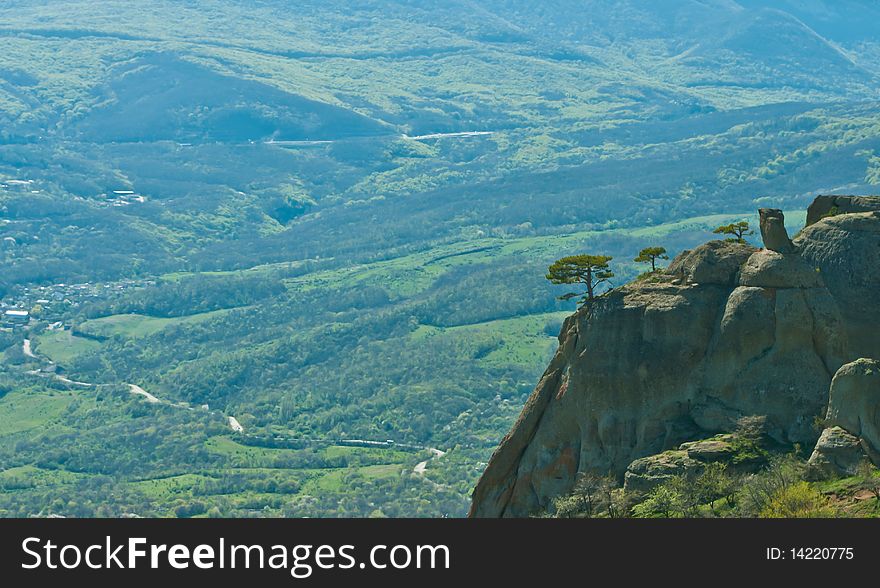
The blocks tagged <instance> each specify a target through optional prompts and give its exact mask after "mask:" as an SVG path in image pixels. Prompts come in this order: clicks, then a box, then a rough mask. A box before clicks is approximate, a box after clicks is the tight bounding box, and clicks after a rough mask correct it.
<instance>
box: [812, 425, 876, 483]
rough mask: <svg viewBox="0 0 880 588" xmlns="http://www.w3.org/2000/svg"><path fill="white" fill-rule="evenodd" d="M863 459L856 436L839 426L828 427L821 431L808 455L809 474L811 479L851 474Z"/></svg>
mask: <svg viewBox="0 0 880 588" xmlns="http://www.w3.org/2000/svg"><path fill="white" fill-rule="evenodd" d="M864 459H865V452H864V451H863V450H862V445H861V442H860V441H859V438H858V437H856V436H855V435H853V434H851V433H849V432H847V431H846V430H844V429H842V428H841V427H828V428H827V429H825V430H824V431H822V434H821V435H820V436H819V440H818V441H817V442H816V447H815V448H814V449H813V454H812V455H810V460H809V462H808V465H809V468H810V470H809V476H810V478H811V479H813V480H827V479H829V478H837V477H843V476H852V475H854V474H855V473H856V472H857V471H858V469H859V465H860V464H861V463H862V460H864Z"/></svg>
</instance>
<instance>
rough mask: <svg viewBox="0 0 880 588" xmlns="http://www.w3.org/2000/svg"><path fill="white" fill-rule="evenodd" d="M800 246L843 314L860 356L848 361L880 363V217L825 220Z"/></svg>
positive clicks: (811, 228)
mask: <svg viewBox="0 0 880 588" xmlns="http://www.w3.org/2000/svg"><path fill="white" fill-rule="evenodd" d="M795 245H796V246H797V248H798V252H799V253H800V255H801V257H803V259H804V261H805V262H806V264H807V265H808V266H809V267H812V268H818V270H819V273H820V275H821V276H822V280H823V282H824V283H825V285H826V287H827V288H828V291H829V292H830V294H831V296H832V297H833V298H834V300H835V302H836V306H837V307H838V308H839V309H840V310H841V313H842V319H843V322H842V324H841V325H840V326H841V328H840V329H839V331H840V332H842V333H843V334H844V335H845V336H846V337H847V339H848V340H849V341H850V344H851V345H852V347H853V349H854V350H855V351H856V352H857V353H858V355H854V356H852V357H849V358H847V360H848V361H851V360H853V359H857V358H859V357H880V336H878V335H877V328H878V325H880V304H878V303H877V297H878V293H880V212H864V213H853V214H841V215H838V216H832V217H828V218H824V219H822V220H820V221H819V222H816V223H815V224H813V225H811V226H809V227H807V228H805V229H804V230H803V231H801V233H800V234H799V235H798V237H797V238H795Z"/></svg>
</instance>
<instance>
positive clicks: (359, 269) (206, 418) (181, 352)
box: [0, 0, 880, 516]
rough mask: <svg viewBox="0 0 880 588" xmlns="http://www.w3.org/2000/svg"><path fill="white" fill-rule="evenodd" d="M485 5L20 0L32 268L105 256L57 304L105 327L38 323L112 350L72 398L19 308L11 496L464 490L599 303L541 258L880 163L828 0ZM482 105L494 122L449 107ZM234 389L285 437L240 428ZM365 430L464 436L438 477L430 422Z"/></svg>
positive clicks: (24, 276)
mask: <svg viewBox="0 0 880 588" xmlns="http://www.w3.org/2000/svg"><path fill="white" fill-rule="evenodd" d="M643 4H644V3H643ZM480 10H482V11H483V13H481V17H480V18H473V11H472V10H471V8H470V7H467V6H464V5H461V4H460V3H456V4H454V5H450V4H448V3H433V4H431V5H430V6H429V5H427V4H426V5H425V6H421V5H418V3H387V2H381V3H358V5H357V6H356V7H352V6H351V3H346V2H341V1H337V0H330V1H327V2H320V3H304V4H303V5H302V10H299V11H297V12H296V14H293V13H290V14H289V15H288V16H285V15H280V14H279V12H278V10H277V7H276V6H274V5H273V4H272V3H265V4H261V5H255V4H254V3H246V4H237V3H232V2H229V1H227V0H220V1H218V2H215V3H214V4H212V8H211V10H209V11H205V10H203V7H201V6H198V5H195V4H192V3H189V4H187V3H167V2H166V3H162V4H161V5H159V6H158V7H157V6H154V5H153V4H150V5H149V6H147V5H146V3H144V2H142V1H120V0H108V2H102V3H80V4H78V5H77V10H76V11H74V12H75V14H73V13H72V12H71V10H70V9H69V6H67V5H66V4H64V3H46V2H34V1H30V0H28V1H24V2H18V3H15V6H4V7H2V8H0V20H2V21H3V23H4V35H3V36H2V39H0V49H2V50H0V78H2V82H3V83H2V84H0V143H2V144H3V153H2V157H0V184H3V185H5V186H6V187H4V188H0V216H2V217H3V222H2V223H0V239H2V240H3V245H2V246H0V264H2V267H3V271H2V278H0V295H2V296H4V297H5V298H4V300H10V301H16V302H17V301H18V300H19V299H21V298H22V297H25V294H24V292H25V289H28V290H29V291H30V292H31V293H33V292H34V288H37V287H40V286H47V285H51V284H59V283H65V284H68V285H70V284H77V283H80V282H89V283H90V284H93V285H96V286H100V287H96V290H95V292H94V294H93V295H89V296H83V297H81V298H76V299H74V300H70V301H69V303H68V302H64V301H62V302H60V303H58V304H56V303H55V301H53V302H52V303H51V304H50V305H48V306H45V308H44V315H45V316H47V317H48V316H50V315H51V316H56V317H57V318H58V319H63V320H64V321H65V324H67V325H68V326H70V325H72V326H74V327H76V331H75V332H74V331H63V332H61V331H46V332H45V333H43V334H39V335H38V336H37V333H36V332H34V333H32V334H33V335H34V344H35V349H36V350H37V352H38V353H39V354H41V355H45V356H48V357H50V358H51V359H52V360H54V361H56V362H57V363H58V364H59V365H58V367H59V369H62V370H64V372H65V373H67V374H68V375H70V376H71V377H74V378H76V379H82V380H86V381H90V382H95V383H102V384H106V385H105V386H102V387H100V388H98V389H89V390H77V391H76V393H75V394H74V395H73V396H75V398H74V399H73V400H71V401H70V403H69V404H68V405H66V406H64V405H63V404H64V403H62V402H61V401H60V400H59V399H60V398H62V397H64V396H63V394H69V391H67V390H66V388H67V387H68V385H66V384H64V383H63V382H60V381H59V380H55V379H52V377H51V376H48V375H46V376H35V375H27V374H26V372H27V371H30V370H31V369H32V368H34V367H38V366H39V362H37V361H34V360H32V359H29V358H26V357H24V355H23V353H22V346H21V336H20V334H6V333H0V349H2V350H4V357H3V358H4V360H5V361H4V362H3V365H4V366H5V367H4V369H6V368H9V369H13V368H14V367H15V366H16V365H20V366H22V367H23V368H24V369H22V370H16V371H10V372H9V373H8V374H6V381H11V382H13V384H12V385H11V386H6V388H8V390H7V393H6V398H8V399H11V401H15V405H14V406H13V404H10V405H8V407H7V409H4V410H8V411H10V412H9V413H8V414H10V415H13V416H15V417H16V418H17V417H19V416H20V417H22V418H21V419H20V420H13V421H10V423H13V424H8V425H7V427H9V430H8V431H7V433H8V434H6V435H2V436H0V441H2V443H0V468H9V469H6V470H4V474H5V473H7V472H10V471H11V472H13V473H14V474H12V475H10V476H8V480H7V482H8V483H9V484H10V485H11V486H14V487H15V488H17V489H16V490H15V492H4V493H0V510H2V512H3V514H12V515H17V516H28V515H31V514H36V513H42V514H49V513H58V514H75V515H80V516H114V515H120V514H125V513H137V514H143V515H154V516H159V515H161V516H172V515H174V514H175V513H176V512H178V509H181V510H180V512H181V513H183V514H185V515H186V514H189V513H190V509H191V508H192V506H193V505H194V504H196V503H201V504H202V505H204V506H205V507H207V511H206V512H203V513H201V514H198V515H196V516H206V515H207V516H217V515H227V516H277V515H281V514H285V515H291V516H337V515H357V516H366V515H370V514H374V513H380V514H382V515H387V516H402V515H407V516H437V515H442V514H451V515H461V514H463V513H464V512H465V510H466V505H467V497H468V495H469V493H470V491H471V489H472V487H473V484H474V483H475V481H476V479H477V477H478V476H479V473H480V465H479V464H481V463H485V461H486V460H487V459H488V456H489V455H490V454H491V451H492V449H493V448H494V447H495V446H496V444H497V442H498V439H500V438H501V436H503V434H504V433H505V432H507V430H508V429H509V427H510V425H511V423H512V422H513V421H514V420H515V418H516V416H517V414H518V412H519V409H520V407H521V406H522V404H523V402H524V401H525V398H526V397H527V395H528V393H529V391H530V390H531V388H532V386H533V385H534V383H535V381H536V380H537V379H538V377H539V376H540V374H541V371H542V370H543V368H544V365H545V364H546V359H547V356H548V354H550V353H552V349H553V347H554V346H555V344H556V343H555V339H554V337H555V335H556V334H557V333H558V328H559V323H560V319H561V317H562V316H563V314H565V313H566V312H570V311H571V310H572V309H573V306H574V305H573V303H571V302H569V303H560V302H555V301H554V300H553V294H554V288H553V287H552V286H550V285H548V284H547V283H546V282H545V281H544V280H542V275H543V272H541V271H539V268H542V267H546V265H547V264H548V263H549V262H550V261H552V260H553V259H555V258H557V257H558V256H560V255H563V254H564V252H566V251H572V250H599V249H600V248H601V250H602V251H605V252H607V253H608V254H609V255H610V256H611V255H613V256H615V257H616V258H617V259H632V258H633V257H634V255H635V253H636V251H638V249H639V248H640V247H641V246H642V244H643V243H644V242H645V241H646V240H650V241H651V242H657V241H660V240H661V239H662V242H663V243H664V244H665V246H666V247H667V248H669V250H670V251H675V250H680V249H684V248H689V247H693V246H694V245H696V244H698V243H699V241H700V240H701V237H700V236H699V235H700V233H702V232H705V231H706V230H708V229H711V228H712V227H713V226H716V225H717V224H719V223H725V224H726V223H730V222H733V221H737V220H741V219H742V218H743V216H742V215H743V211H747V210H752V209H753V208H754V195H755V194H756V193H763V194H774V195H778V196H774V197H773V198H777V199H778V200H779V202H785V203H786V204H789V203H793V202H795V201H797V202H802V203H806V200H805V197H804V196H802V195H803V194H808V193H811V192H812V191H813V190H815V187H816V178H822V184H823V185H846V186H854V187H855V188H856V189H858V187H859V186H861V185H864V184H867V185H870V184H872V183H874V182H875V180H876V175H877V174H876V170H877V165H876V161H875V159H876V158H872V157H871V156H869V157H868V162H867V169H866V162H865V159H864V158H863V157H862V158H860V157H858V156H855V157H854V156H853V154H854V153H855V152H857V151H858V150H862V151H863V150H870V149H873V147H872V145H873V144H874V143H876V141H877V138H878V137H880V123H878V118H877V104H876V103H875V102H872V101H873V100H875V98H876V80H875V79H874V78H873V77H870V76H869V75H867V74H866V73H865V72H866V71H867V70H865V69H864V68H866V67H869V66H870V63H867V65H865V63H860V65H859V66H858V67H854V66H852V64H850V63H849V62H845V61H843V62H842V61H841V60H840V51H839V50H837V49H833V50H829V48H828V47H830V45H827V44H823V43H818V44H816V43H815V42H814V41H815V39H817V38H823V37H822V36H818V35H816V34H815V33H814V32H813V31H810V30H809V29H808V28H804V27H801V26H800V25H798V26H793V25H791V23H792V22H795V20H796V19H790V18H787V17H785V15H782V16H778V15H777V14H776V13H774V14H772V15H769V16H766V19H768V20H766V21H765V20H764V18H765V17H762V18H753V16H754V15H751V14H749V13H748V12H747V11H735V12H734V13H731V12H730V11H728V10H727V9H726V8H724V7H723V6H721V5H720V4H719V5H718V6H716V7H712V8H711V12H712V14H711V18H709V19H708V20H707V22H712V23H713V25H712V26H711V27H708V28H706V27H687V30H682V28H681V27H678V26H677V25H676V23H678V22H693V19H691V18H687V19H681V18H680V15H679V16H675V15H676V14H677V9H676V8H670V9H663V8H656V7H654V8H652V7H650V6H648V5H647V4H645V6H641V7H639V6H636V5H635V4H632V3H630V4H627V5H625V6H615V7H614V9H613V10H614V11H615V12H614V14H615V16H614V18H611V17H610V15H611V12H609V9H604V8H597V10H595V11H583V10H570V11H567V14H569V15H570V18H566V19H562V20H561V21H560V20H559V19H557V18H555V17H554V14H555V13H557V11H556V10H546V9H543V8H541V9H536V8H535V7H534V6H532V5H530V4H529V3H525V2H520V1H517V2H514V3H513V4H510V3H506V4H505V3H497V2H489V3H486V5H485V6H481V8H480ZM707 10H708V9H707ZM483 14H484V15H485V16H486V17H485V18H484V17H483ZM107 15H112V17H111V18H108V16H107ZM799 17H800V20H803V21H804V22H807V23H810V24H815V23H813V22H812V21H810V19H809V17H808V16H804V15H803V14H800V15H799ZM839 18H844V17H839ZM862 20H865V22H872V21H871V20H870V19H862ZM181 22H185V23H187V26H186V28H185V30H184V29H181V27H180V26H179V25H178V24H177V23H181ZM658 22H659V23H663V24H662V25H661V26H658V27H655V26H653V25H651V26H645V23H658ZM764 22H769V23H770V25H773V27H772V36H770V37H768V34H767V31H766V30H765V29H763V28H762V26H764V25H763V24H762V23H764ZM130 23H137V31H134V32H133V31H131V30H130V29H131V27H130ZM218 23H221V24H222V26H219V27H218ZM858 24H859V23H858V22H856V21H854V20H853V19H849V20H847V19H844V24H843V25H842V26H840V28H839V29H838V30H842V31H846V30H849V29H850V28H852V26H853V25H858ZM719 30H723V31H725V32H724V33H721V34H720V33H719ZM779 30H782V31H783V33H784V35H785V37H784V39H785V40H786V43H783V44H781V45H779V46H776V45H773V47H772V50H765V49H764V48H765V47H766V44H765V43H764V40H766V39H767V38H770V39H777V38H783V37H780V33H779V32H778V31H779ZM596 31H602V32H601V33H599V34H600V35H607V34H610V35H612V36H613V38H614V39H615V42H614V43H612V44H608V43H607V42H605V40H603V39H598V38H593V37H594V36H595V35H596V34H597V33H596ZM824 36H825V37H827V38H829V39H832V42H833V43H836V44H837V46H839V47H843V51H845V52H847V54H850V55H855V54H861V53H863V52H867V53H865V54H869V55H870V51H871V46H872V45H871V42H870V41H866V40H864V39H862V40H860V41H859V44H858V46H855V45H853V44H852V41H851V39H848V38H841V37H838V36H836V35H830V34H825V35H824ZM706 39H710V40H711V41H712V42H711V43H706V42H705V41H706ZM717 39H722V41H721V42H720V44H719V43H716V42H715V41H716V40H717ZM576 41H577V42H576ZM583 41H586V42H583ZM502 45H503V47H504V48H505V50H504V51H499V47H500V46H502ZM683 46H689V47H697V48H698V49H697V50H696V51H697V53H696V54H691V57H690V58H688V59H679V58H677V56H679V55H680V53H681V47H683ZM731 47H733V48H734V50H731ZM743 47H745V48H748V49H750V50H751V52H750V53H748V58H747V59H746V58H744V57H743V55H744V53H743V51H742V48H743ZM869 61H870V60H867V62H869ZM584 80H589V83H585V82H584ZM732 81H733V82H735V83H732ZM478 129H479V130H485V131H488V132H491V133H492V134H489V135H477V136H443V135H442V133H445V132H457V131H473V130H478ZM437 133H441V135H439V136H438V135H436V134H437ZM419 135H423V136H422V137H419ZM309 139H322V140H326V141H328V142H326V143H311V142H309V141H308V140H309ZM272 140H275V142H271V141H272ZM284 141H293V143H284ZM299 141H305V143H301V142H299ZM670 161H687V162H688V164H687V165H686V166H682V165H670V163H669V162H670ZM622 178H623V180H622ZM10 180H17V181H24V182H29V183H26V187H16V186H21V185H20V184H13V183H9V181H10ZM116 190H123V191H125V190H131V191H133V192H135V193H136V194H137V195H139V196H143V201H140V200H134V201H130V202H124V201H122V200H120V199H119V198H116V197H115V196H113V194H114V191H116ZM587 199H588V205H585V201H586V200H587ZM792 199H793V200H792ZM7 237H8V238H10V239H11V240H12V241H14V242H15V245H7V243H9V242H10V241H6V238H7ZM655 240H656V241H655ZM605 271H607V270H605ZM615 273H616V274H618V276H619V277H620V278H621V279H623V280H627V279H630V278H633V277H634V276H635V275H636V273H637V269H636V268H635V267H634V266H633V264H631V263H630V264H626V263H620V264H617V265H616V266H615ZM65 296H66V294H65ZM40 297H41V296H31V298H34V299H37V298H40ZM30 302H33V301H30ZM32 307H33V304H30V305H29V306H28V308H32ZM80 335H81V336H80ZM99 339H100V342H99ZM124 382H140V383H142V384H143V385H144V386H145V387H146V388H147V389H149V390H150V391H151V392H154V393H156V394H158V395H159V396H160V397H161V398H163V399H165V400H167V401H168V402H170V403H174V402H180V401H187V402H192V403H193V404H195V405H196V406H198V405H199V404H200V403H203V402H205V403H208V404H209V407H210V411H216V414H214V415H213V416H212V415H211V413H210V412H203V411H201V410H198V411H186V410H178V409H176V408H174V407H173V406H172V405H170V404H163V405H160V406H151V405H148V404H146V403H144V402H143V401H140V400H138V399H136V398H132V397H131V395H130V394H129V393H128V392H127V390H126V387H125V386H124V384H123V383H124ZM2 392H3V386H2V385H0V394H2ZM55 392H58V393H60V394H62V395H61V396H57V397H55V396H52V394H53V393H55ZM32 393H33V394H36V395H37V396H36V397H37V398H39V401H38V402H37V401H33V402H32V400H33V399H32V398H31V396H30V395H31V394H32ZM64 398H66V397H64ZM59 409H61V412H60V413H59V412H58V410H59ZM220 413H224V414H226V413H228V414H234V415H236V416H237V417H239V418H240V419H242V420H243V422H245V423H246V425H247V428H248V432H249V433H252V434H253V435H254V437H255V438H257V439H259V440H260V442H261V443H264V445H263V446H257V445H247V444H246V443H244V442H242V443H237V444H236V445H238V446H239V447H234V448H230V447H229V445H228V443H227V441H228V440H227V439H226V436H227V435H228V434H229V429H228V427H227V425H226V424H225V423H224V422H223V419H222V418H221V417H220ZM4 414H7V413H4ZM14 423H20V424H14ZM13 429H17V430H13ZM277 437H282V438H285V439H286V438H295V439H314V440H318V441H321V443H319V444H318V446H312V445H309V446H297V447H286V446H285V447H281V446H278V447H270V446H268V445H267V444H265V443H266V442H265V440H266V439H276V438H277ZM350 437H357V438H364V439H373V440H385V439H388V438H393V439H395V440H396V441H398V442H401V443H404V442H405V443H411V444H414V445H419V446H433V447H441V448H449V447H455V448H457V449H455V450H454V451H451V452H450V453H449V454H447V456H445V457H444V458H442V459H436V460H432V461H431V462H430V463H431V467H430V468H429V470H428V472H427V473H426V475H425V476H424V477H418V476H416V477H413V476H410V475H407V474H401V473H400V472H401V471H406V470H407V468H410V467H411V466H413V465H414V464H413V462H414V460H421V459H424V458H426V457H427V456H423V455H418V456H417V455H414V454H412V453H410V454H407V455H406V456H401V455H400V454H399V453H398V452H394V451H390V450H389V451H387V452H385V453H384V454H382V455H384V457H383V456H382V455H371V456H369V457H366V456H363V455H360V454H358V455H354V454H351V455H332V454H328V452H327V450H326V447H327V443H328V440H329V441H332V440H338V439H342V438H350ZM108 440H111V441H112V442H109V443H108ZM117 440H118V442H117ZM224 443H227V444H226V445H224ZM224 447H225V449H227V450H228V451H224V450H223V448H224ZM241 447H244V449H241ZM218 448H219V449H218ZM257 448H259V449H261V450H262V451H260V452H258V453H248V452H247V450H251V449H257ZM233 449H234V451H233ZM331 453H332V452H331ZM741 453H743V454H745V453H747V452H746V450H745V449H743V451H742V452H741ZM245 456H247V457H245ZM250 458H253V459H255V460H257V461H258V462H259V463H261V464H262V465H265V466H268V467H266V468H262V469H261V470H260V471H254V470H253V469H251V470H249V469H248V468H247V467H246V464H247V460H248V459H250ZM194 464H195V465H194ZM276 465H277V466H278V467H274V466H276ZM364 468H378V469H369V470H364ZM264 470H271V471H264ZM395 472H396V473H395ZM380 473H381V476H379V475H377V474H380ZM386 473H387V474H389V475H388V476H386V475H385V474H386ZM227 480H228V481H227ZM322 480H323V482H322ZM282 488H283V489H284V490H283V491H282V490H281V489H282ZM294 488H296V489H298V491H297V492H296V493H294V492H292V491H291V490H292V489H294ZM611 494H612V498H614V500H616V501H617V502H616V503H612V502H611V501H610V499H609V504H613V505H614V504H616V506H612V509H611V510H612V511H613V512H614V513H615V514H617V513H621V512H625V510H626V507H625V505H622V504H621V503H620V492H619V491H617V490H615V491H614V492H612V493H611ZM197 510H200V507H199V508H198V509H197ZM192 514H195V513H192ZM604 516H611V515H610V514H606V515H604Z"/></svg>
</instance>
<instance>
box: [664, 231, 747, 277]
mask: <svg viewBox="0 0 880 588" xmlns="http://www.w3.org/2000/svg"><path fill="white" fill-rule="evenodd" d="M754 251H755V248H754V247H752V246H751V245H749V244H748V243H737V242H735V241H710V242H708V243H706V244H704V245H700V246H699V247H697V248H696V249H694V250H693V251H683V252H682V253H681V254H679V255H678V256H677V257H676V258H675V259H673V260H672V263H670V264H669V267H668V268H667V270H666V273H667V274H669V275H672V276H684V277H685V278H686V279H685V280H684V281H685V282H686V283H687V282H691V283H696V284H716V285H720V286H730V285H733V284H734V283H736V279H737V274H738V272H739V268H740V267H741V266H742V264H743V263H744V262H745V261H746V259H748V257H749V256H750V255H751V254H752V253H754Z"/></svg>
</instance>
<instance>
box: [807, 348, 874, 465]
mask: <svg viewBox="0 0 880 588" xmlns="http://www.w3.org/2000/svg"><path fill="white" fill-rule="evenodd" d="M825 422H826V424H827V425H828V427H827V428H826V429H825V430H824V431H823V432H822V435H821V437H820V438H819V441H818V442H817V443H816V448H815V449H814V450H813V455H812V456H810V465H811V466H813V467H814V468H815V469H817V470H818V471H819V472H820V473H821V474H824V475H829V474H836V475H840V474H852V473H854V472H855V468H856V467H857V466H858V463H859V461H861V459H862V458H864V457H868V458H869V459H870V460H871V461H873V462H874V463H875V464H877V465H880V361H877V360H874V359H864V358H862V359H858V360H856V361H854V362H852V363H848V364H846V365H845V366H843V367H842V368H840V369H839V370H838V371H837V373H836V374H835V375H834V380H833V381H832V382H831V394H830V395H829V398H828V412H827V413H826V415H825Z"/></svg>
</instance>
